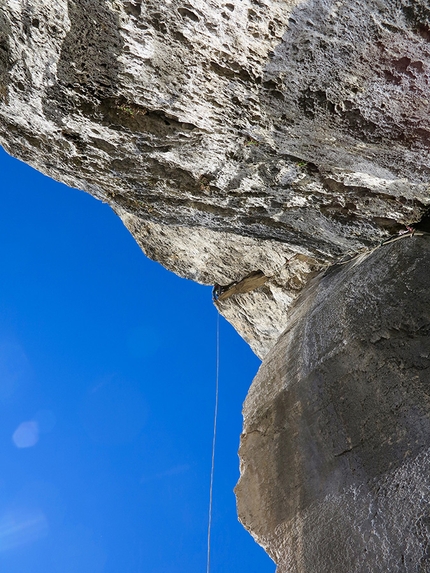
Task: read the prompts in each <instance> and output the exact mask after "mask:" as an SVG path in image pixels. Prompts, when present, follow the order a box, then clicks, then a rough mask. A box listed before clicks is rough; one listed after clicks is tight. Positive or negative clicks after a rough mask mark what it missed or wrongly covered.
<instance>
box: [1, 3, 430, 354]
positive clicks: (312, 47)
mask: <svg viewBox="0 0 430 573" xmlns="http://www.w3.org/2000/svg"><path fill="white" fill-rule="evenodd" d="M428 20H429V8H428V5H427V3H426V2H424V1H420V0H414V1H413V0H381V1H378V2H375V1H370V0H369V1H366V0H343V1H341V2H339V1H336V2H335V1H331V0H307V1H305V2H299V1H298V0H289V1H285V0H282V1H276V0H227V1H226V2H224V1H221V0H211V1H203V0H190V1H189V2H188V3H183V2H182V1H180V0H169V1H166V2H153V1H151V0H148V1H145V2H142V1H141V0H130V1H126V0H104V1H103V2H97V1H95V0H57V1H56V2H52V1H51V0H0V143H1V145H3V146H4V147H5V149H7V150H8V151H9V152H11V153H12V154H14V155H15V156H17V157H19V158H21V159H23V160H24V161H27V162H28V163H30V164H32V165H33V166H35V167H36V168H37V169H40V170H41V171H43V172H45V173H47V174H48V175H50V176H52V177H54V178H56V179H59V180H61V181H64V182H66V183H67V184H69V185H72V186H75V187H78V188H82V189H85V190H86V191H88V192H90V193H92V194H93V195H94V196H96V197H98V198H100V199H102V200H103V201H107V202H108V203H109V204H110V205H111V206H112V207H113V209H114V210H115V211H116V212H117V213H118V214H119V215H120V217H121V218H122V219H123V220H124V221H125V223H126V224H127V226H128V227H129V228H130V230H131V231H132V233H133V234H134V235H135V237H136V239H137V241H138V242H139V243H140V244H141V245H142V247H143V249H144V250H145V252H147V253H148V254H150V256H152V257H153V258H155V259H156V260H158V261H160V262H161V263H162V264H164V265H165V266H167V267H168V268H171V269H172V270H174V271H175V272H177V273H179V274H181V275H183V276H186V277H189V278H193V279H194V280H198V281H201V282H205V283H219V284H228V283H231V282H233V281H237V280H240V279H241V278H243V276H244V275H246V274H248V273H250V272H253V271H256V270H261V271H263V272H264V273H265V274H267V276H268V277H269V278H270V280H269V281H268V282H267V283H266V285H265V286H264V287H262V288H261V289H259V290H258V291H256V292H254V293H250V294H247V295H243V296H241V297H240V298H239V297H235V298H234V299H229V300H228V301H225V303H222V304H220V305H219V307H220V310H221V312H222V313H223V314H224V315H225V316H226V317H227V318H228V319H229V320H230V321H231V322H232V323H233V324H234V325H235V326H236V328H237V329H238V330H239V332H240V333H241V334H242V335H243V336H244V337H245V338H246V340H248V342H249V343H250V344H251V346H252V347H253V348H254V350H255V351H256V352H257V353H258V354H259V355H260V356H263V355H264V354H265V353H266V352H267V351H268V350H269V349H270V347H271V346H273V344H274V342H275V341H276V339H277V337H278V336H279V334H280V333H281V332H282V330H283V329H284V327H285V325H286V323H285V316H286V313H285V311H286V309H287V308H288V307H289V305H290V304H291V302H292V301H293V300H294V299H295V297H296V296H297V294H298V292H299V291H300V289H301V288H302V286H303V285H304V284H305V283H306V282H307V280H308V278H309V276H312V275H313V273H314V272H315V271H317V270H319V269H321V268H322V267H324V266H326V265H327V264H328V263H330V262H332V261H333V260H336V259H337V258H338V257H341V256H343V255H345V254H346V253H351V252H356V251H359V250H360V249H363V248H366V247H369V246H371V245H374V244H376V243H377V242H378V241H379V240H380V239H381V238H383V237H385V236H387V235H389V234H391V233H393V232H396V231H397V230H398V229H400V228H402V226H403V225H404V224H407V223H413V222H416V221H418V220H419V219H420V218H421V216H422V214H423V213H424V212H425V210H426V209H427V206H428V204H429V195H430V194H429V192H428V174H429V167H430V165H429V152H428V141H429V133H430V123H429V122H430V119H429V117H430V116H429V113H428V111H429V99H428V98H429V90H428V81H429V69H430V48H429V45H430V44H429V38H430V28H429V21H428ZM190 245H192V249H191V250H190Z"/></svg>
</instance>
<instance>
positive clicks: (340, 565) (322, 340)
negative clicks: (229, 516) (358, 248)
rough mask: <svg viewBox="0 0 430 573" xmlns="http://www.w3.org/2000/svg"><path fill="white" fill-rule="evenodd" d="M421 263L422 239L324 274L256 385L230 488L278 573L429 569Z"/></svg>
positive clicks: (425, 297)
mask: <svg viewBox="0 0 430 573" xmlns="http://www.w3.org/2000/svg"><path fill="white" fill-rule="evenodd" d="M429 269H430V238H429V237H420V238H418V237H417V238H412V239H409V238H406V239H402V240H400V241H398V242H396V243H392V244H390V245H386V246H383V247H381V248H380V249H377V250H375V251H374V252H373V253H372V254H371V255H368V256H366V255H363V256H361V257H360V258H357V259H356V260H354V261H352V262H350V263H348V264H347V265H344V266H339V267H337V268H334V269H332V270H331V271H329V272H327V273H326V274H325V275H324V276H323V277H319V278H318V279H316V280H315V281H314V282H313V283H312V284H310V285H309V286H308V287H307V288H306V289H305V291H304V292H303V293H302V295H301V297H300V298H299V300H297V301H296V303H295V304H294V306H293V308H292V309H291V310H290V313H289V316H288V324H289V326H288V328H287V330H286V331H285V332H284V333H283V335H282V336H281V338H280V339H279V341H278V343H277V344H276V346H275V347H274V348H273V349H272V351H271V352H270V353H269V355H268V356H267V357H266V359H265V361H264V362H263V365H262V366H261V368H260V371H259V373H258V375H257V377H256V379H255V380H254V383H253V385H252V387H251V389H250V392H249V394H248V397H247V399H246V402H245V406H244V433H243V435H242V439H241V448H240V456H241V478H240V482H239V484H238V486H237V488H236V494H237V498H238V507H239V516H240V518H241V520H242V522H243V523H244V525H245V526H246V527H247V528H248V529H249V530H250V531H251V532H252V534H253V535H254V536H255V537H256V539H257V541H258V542H259V543H261V544H262V545H263V546H264V547H265V548H266V549H267V551H268V552H269V554H270V555H271V556H272V558H273V559H274V560H275V561H276V563H278V573H365V572H369V573H370V572H371V573H386V572H388V571H389V572H390V573H397V572H399V573H400V572H402V573H406V572H408V573H409V572H410V573H412V572H414V573H415V572H429V571H430V552H429V547H430V449H429V447H430V441H429V436H430V336H429V334H430V304H429V293H430V274H429ZM381 299H382V301H383V302H381Z"/></svg>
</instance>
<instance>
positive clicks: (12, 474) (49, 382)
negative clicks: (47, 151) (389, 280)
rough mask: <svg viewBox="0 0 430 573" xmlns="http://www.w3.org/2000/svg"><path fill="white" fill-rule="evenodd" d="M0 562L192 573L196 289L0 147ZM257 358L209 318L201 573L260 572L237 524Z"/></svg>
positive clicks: (198, 345)
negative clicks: (246, 404) (245, 413)
mask: <svg viewBox="0 0 430 573" xmlns="http://www.w3.org/2000/svg"><path fill="white" fill-rule="evenodd" d="M0 169H1V179H0V181H1V199H2V202H1V210H0V217H1V222H0V266H1V270H2V272H1V281H0V571H1V572H2V573H23V572H25V573H101V572H103V573H161V572H162V573H205V571H206V535H207V506H208V496H209V476H210V459H211V440H212V424H213V406H214V384H215V334H216V310H215V308H214V307H213V305H212V303H211V289H210V287H203V286H201V285H197V284H195V283H192V282H190V281H186V280H184V279H180V278H178V277H176V276H175V275H174V274H172V273H169V272H168V271H166V270H165V269H163V268H162V267H161V266H160V265H159V264H157V263H154V262H152V261H150V260H149V259H147V258H146V257H145V256H144V255H143V253H142V252H141V251H140V249H139V248H138V246H137V245H136V243H135V242H134V240H133V238H132V237H131V235H130V234H129V233H128V231H127V230H126V229H125V227H124V226H123V224H122V223H121V221H120V220H119V219H118V218H117V217H116V216H115V215H114V213H113V212H112V211H111V210H110V208H109V207H108V206H107V205H104V204H102V203H100V202H99V201H96V200H95V199H93V198H92V197H90V196H89V195H87V194H85V193H82V192H80V191H77V190H74V189H70V188H68V187H66V186H64V185H61V184H59V183H56V182H54V181H52V180H50V179H48V178H46V177H44V176H43V175H41V174H40V173H37V172H36V171H34V170H33V169H31V168H30V167H28V166H26V165H24V164H22V163H20V162H18V161H16V160H15V159H12V158H11V157H9V156H8V155H7V154H6V153H5V152H4V151H3V150H1V149H0ZM258 366H259V361H258V359H257V358H256V357H255V356H254V354H253V353H252V352H251V350H250V349H249V348H248V346H247V345H246V344H245V343H244V342H243V341H242V340H241V339H240V337H239V336H238V335H237V334H236V333H235V332H234V330H233V329H232V328H231V327H230V325H229V324H228V323H226V322H225V321H224V320H223V319H221V373H220V404H219V419H218V439H217V450H216V468H215V486H214V513H213V533H212V568H211V571H212V572H213V573H215V572H217V573H222V572H232V571H234V572H235V573H241V572H243V573H273V571H274V569H275V566H274V564H273V563H272V561H271V560H270V559H269V558H268V557H267V556H266V554H265V553H264V551H263V550H262V549H261V548H260V547H258V546H257V545H256V544H255V542H254V541H253V539H252V538H251V536H250V535H249V534H248V533H247V532H246V531H245V530H244V529H243V528H242V526H241V525H240V524H239V523H238V521H237V517H236V507H235V498H234V495H233V487H234V485H235V483H236V481H237V478H238V458H237V449H238V443H239V436H240V431H241V423H242V419H241V407H242V402H243V400H244V398H245V395H246V392H247V389H248V387H249V385H250V383H251V381H252V378H253V376H254V375H255V373H256V371H257V369H258Z"/></svg>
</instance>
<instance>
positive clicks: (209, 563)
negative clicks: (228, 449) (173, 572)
mask: <svg viewBox="0 0 430 573" xmlns="http://www.w3.org/2000/svg"><path fill="white" fill-rule="evenodd" d="M218 391H219V312H217V319H216V370H215V411H214V430H213V437H212V465H211V482H210V486H209V517H208V556H207V562H206V573H210V568H211V530H212V499H213V486H214V471H215V444H216V425H217V419H218Z"/></svg>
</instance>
